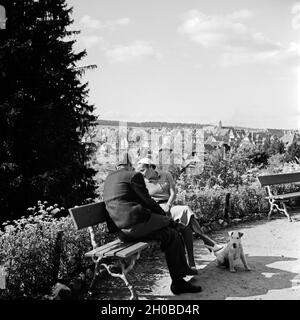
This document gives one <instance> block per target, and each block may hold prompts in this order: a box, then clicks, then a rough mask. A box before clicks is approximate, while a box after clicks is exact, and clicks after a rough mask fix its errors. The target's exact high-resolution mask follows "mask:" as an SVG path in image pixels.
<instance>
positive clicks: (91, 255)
mask: <svg viewBox="0 0 300 320" xmlns="http://www.w3.org/2000/svg"><path fill="white" fill-rule="evenodd" d="M120 242H121V240H120V239H116V240H114V241H111V242H109V243H106V244H104V245H103V246H101V247H97V248H95V249H93V250H91V251H88V252H87V253H86V254H85V256H86V257H93V256H94V255H95V254H96V253H99V252H101V251H103V250H105V249H107V248H111V247H113V246H114V245H116V244H117V243H120Z"/></svg>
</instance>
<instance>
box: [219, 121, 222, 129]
mask: <svg viewBox="0 0 300 320" xmlns="http://www.w3.org/2000/svg"><path fill="white" fill-rule="evenodd" d="M219 128H220V129H222V121H221V120H220V121H219Z"/></svg>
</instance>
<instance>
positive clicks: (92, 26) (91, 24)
mask: <svg viewBox="0 0 300 320" xmlns="http://www.w3.org/2000/svg"><path fill="white" fill-rule="evenodd" d="M80 23H81V24H82V25H83V26H84V28H86V29H89V30H99V29H110V30H113V29H114V28H115V27H116V26H125V25H128V24H129V23H130V19H129V18H120V19H115V20H106V21H105V22H101V21H100V20H98V19H92V18H91V16H89V15H84V16H83V17H82V18H81V19H80Z"/></svg>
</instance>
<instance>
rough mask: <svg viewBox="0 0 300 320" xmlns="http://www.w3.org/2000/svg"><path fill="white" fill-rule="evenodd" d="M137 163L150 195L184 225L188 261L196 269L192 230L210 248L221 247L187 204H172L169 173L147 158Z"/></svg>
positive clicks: (172, 182)
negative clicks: (200, 223) (207, 233)
mask: <svg viewBox="0 0 300 320" xmlns="http://www.w3.org/2000/svg"><path fill="white" fill-rule="evenodd" d="M137 164H138V166H137V170H138V171H140V172H141V173H142V174H143V176H144V178H145V184H146V187H147V189H148V191H149V194H150V196H151V197H152V198H153V199H154V200H155V201H156V202H158V203H159V205H160V206H161V207H162V208H163V210H164V211H165V212H166V214H168V215H170V216H171V217H172V218H173V220H175V221H176V220H177V221H179V222H180V223H182V224H184V225H185V226H186V228H184V229H183V230H182V236H183V239H184V242H185V247H186V252H187V256H188V262H189V266H190V267H191V268H192V269H196V265H195V260H194V246H193V231H194V232H195V233H196V234H198V236H199V238H201V239H202V240H203V242H204V244H205V245H206V246H207V247H208V248H209V249H210V250H213V251H218V250H220V249H222V247H221V246H219V245H217V244H216V243H215V242H214V241H213V240H212V239H210V238H209V237H208V236H206V235H204V234H203V233H202V231H201V228H200V225H199V223H198V221H197V220H196V219H195V214H194V212H193V211H192V210H191V208H190V207H189V206H186V205H175V206H173V202H174V201H175V198H176V189H175V181H174V179H173V177H172V175H171V173H169V172H167V171H158V170H156V165H155V164H154V163H153V162H152V160H151V159H149V158H143V159H141V160H139V161H138V163H137Z"/></svg>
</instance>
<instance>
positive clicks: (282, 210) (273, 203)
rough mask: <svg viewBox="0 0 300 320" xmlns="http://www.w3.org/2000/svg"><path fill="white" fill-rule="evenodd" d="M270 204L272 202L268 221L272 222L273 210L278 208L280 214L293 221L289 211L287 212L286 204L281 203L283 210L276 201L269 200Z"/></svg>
mask: <svg viewBox="0 0 300 320" xmlns="http://www.w3.org/2000/svg"><path fill="white" fill-rule="evenodd" d="M269 202H270V205H271V208H270V211H269V213H268V219H269V220H271V214H272V212H273V209H274V208H276V209H277V210H278V211H279V212H282V213H284V214H285V215H286V216H287V218H288V219H289V221H290V222H292V221H293V220H292V218H291V217H290V215H289V213H288V211H287V207H286V204H285V203H284V202H280V203H282V206H283V209H282V208H280V207H279V205H278V204H276V203H275V200H273V199H269Z"/></svg>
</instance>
